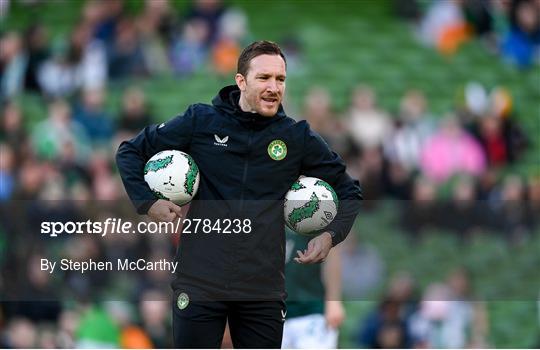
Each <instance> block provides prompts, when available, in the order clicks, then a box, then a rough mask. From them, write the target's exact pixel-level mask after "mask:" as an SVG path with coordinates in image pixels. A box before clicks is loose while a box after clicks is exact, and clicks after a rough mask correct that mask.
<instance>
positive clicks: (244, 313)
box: [116, 41, 361, 348]
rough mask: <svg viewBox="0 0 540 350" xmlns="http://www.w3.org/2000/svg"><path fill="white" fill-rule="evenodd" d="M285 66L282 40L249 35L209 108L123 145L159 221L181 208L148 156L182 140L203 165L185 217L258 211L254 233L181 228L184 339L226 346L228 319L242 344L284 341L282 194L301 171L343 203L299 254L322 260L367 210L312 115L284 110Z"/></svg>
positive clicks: (136, 194)
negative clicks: (159, 187)
mask: <svg viewBox="0 0 540 350" xmlns="http://www.w3.org/2000/svg"><path fill="white" fill-rule="evenodd" d="M285 66H286V63H285V57H284V56H283V54H282V53H281V50H280V49H279V47H278V46H277V45H275V44H274V43H271V42H267V41H262V42H255V43H253V44H251V45H250V46H248V47H247V48H246V49H244V51H243V52H242V54H241V56H240V58H239V60H238V73H237V74H236V77H235V79H236V83H237V85H234V86H228V87H225V88H223V89H222V90H221V91H220V92H219V94H218V95H217V96H216V97H215V98H214V100H213V101H212V106H209V105H205V104H195V105H191V106H190V107H189V108H188V109H187V110H186V112H185V113H184V114H183V115H180V116H178V117H176V118H174V119H172V120H170V121H168V122H166V123H163V124H161V125H153V126H149V127H147V128H145V129H144V130H143V131H142V132H141V133H140V134H139V135H138V136H136V137H135V138H134V139H132V140H130V141H127V142H124V143H122V144H121V145H120V148H119V150H118V154H117V157H116V159H117V164H118V168H119V170H120V174H121V176H122V180H123V182H124V186H125V188H126V191H127V193H128V194H129V196H130V198H131V200H132V201H133V203H134V204H135V206H136V207H137V211H138V212H139V213H140V214H148V215H149V216H150V217H152V218H153V219H155V220H161V221H172V220H175V219H176V218H177V217H178V216H179V215H180V210H179V207H178V206H176V205H175V204H173V203H171V202H168V201H165V200H157V199H155V197H154V195H153V194H152V192H151V190H150V188H149V187H148V185H147V184H146V183H145V181H144V178H143V168H144V165H145V163H146V161H147V160H148V159H149V158H150V157H152V156H153V155H154V154H156V153H157V152H159V151H162V150H168V149H177V150H181V151H183V152H186V153H188V154H190V155H191V157H192V158H193V159H194V160H195V162H196V163H197V165H198V167H199V170H200V185H199V190H198V193H197V195H196V196H195V198H194V200H193V202H192V204H191V207H190V211H189V214H188V218H189V219H195V218H207V219H211V220H212V224H214V223H215V222H216V221H219V220H223V219H236V218H238V219H241V221H240V222H242V223H246V221H244V220H245V219H249V220H250V226H251V229H250V230H248V231H250V232H249V233H245V232H243V233H237V234H234V233H219V232H210V233H204V232H202V229H201V227H199V230H198V231H197V232H193V230H191V233H186V232H184V233H183V234H182V237H181V241H180V246H179V249H178V252H177V255H176V259H177V261H178V262H179V268H178V271H177V275H176V279H175V280H174V282H173V284H172V286H173V289H174V292H175V301H174V313H173V316H174V319H173V320H174V338H175V345H176V346H177V347H191V348H194V347H205V348H215V347H219V346H220V344H221V339H222V336H223V330H224V327H225V323H226V320H227V319H228V320H229V326H230V331H231V337H232V340H233V344H234V346H235V347H258V348H274V347H276V348H277V347H280V345H281V336H282V330H283V321H284V318H285V314H286V310H285V306H284V305H285V304H284V300H285V297H286V294H285V284H284V260H285V259H284V256H285V247H284V245H285V239H284V218H283V199H284V197H285V194H286V193H287V191H288V190H289V188H290V186H291V185H292V183H293V182H295V181H296V180H297V179H298V177H299V176H300V175H305V176H313V177H317V178H321V179H323V180H325V181H327V182H328V183H329V184H330V185H332V186H333V188H334V189H335V191H336V192H337V194H338V197H339V200H340V207H339V211H338V215H337V216H336V218H335V220H334V221H333V222H332V223H331V224H330V225H329V226H328V227H327V232H324V233H322V234H320V235H318V236H317V237H315V238H313V239H312V240H311V241H310V243H309V244H308V247H307V249H306V250H305V251H303V252H298V256H297V258H296V260H297V262H299V263H317V262H321V261H322V260H324V258H325V257H326V255H327V254H328V251H329V250H330V249H331V247H332V246H334V245H336V244H338V243H339V242H341V241H342V240H343V239H344V238H345V237H346V235H347V233H348V232H349V230H350V229H351V226H352V224H353V221H354V218H355V216H356V214H357V212H358V210H359V200H360V199H361V195H360V188H359V185H358V183H357V182H356V181H353V180H352V179H351V178H350V177H349V176H348V175H347V174H346V173H345V165H344V163H343V161H342V160H341V159H340V158H339V156H337V155H336V154H335V153H333V152H332V151H331V150H330V149H329V148H328V146H327V144H326V143H325V142H324V141H323V140H322V139H321V137H320V136H318V135H317V134H315V133H314V132H312V131H311V130H310V129H309V125H308V124H307V123H306V122H304V121H302V122H298V123H297V122H295V121H294V120H293V119H291V118H289V117H287V116H286V115H285V112H284V111H283V108H282V106H281V100H282V97H283V94H284V91H285V75H286V69H285ZM237 222H238V221H237ZM221 223H223V221H222V222H221ZM201 226H202V225H201ZM221 226H222V227H223V225H221ZM192 229H193V226H192Z"/></svg>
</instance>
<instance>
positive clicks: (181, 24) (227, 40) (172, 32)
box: [0, 0, 248, 100]
mask: <svg viewBox="0 0 540 350" xmlns="http://www.w3.org/2000/svg"><path fill="white" fill-rule="evenodd" d="M3 3H4V4H7V5H4V6H5V7H6V9H4V10H3V13H5V16H7V15H8V14H9V4H10V2H9V1H7V2H3ZM21 3H22V2H21ZM25 3H26V6H28V7H30V6H40V5H42V3H41V2H40V1H30V2H25ZM25 3H22V4H25ZM140 4H144V8H143V9H141V11H139V12H138V13H137V14H132V13H130V12H129V11H127V10H126V9H125V7H126V3H125V2H124V1H123V0H110V1H102V0H92V1H86V2H85V3H84V6H83V7H82V11H81V14H80V18H79V19H78V21H77V22H76V24H75V27H74V28H73V29H72V31H71V32H70V33H69V36H68V37H67V38H62V37H56V38H54V40H53V39H52V38H51V33H50V29H49V28H47V27H46V26H45V25H43V24H40V23H39V21H36V22H35V24H33V25H31V26H30V27H28V28H26V29H25V30H24V31H21V32H18V31H8V32H5V33H2V35H1V37H0V47H1V50H0V52H1V54H0V72H1V75H0V98H2V99H4V100H5V99H8V98H11V97H14V96H17V95H18V94H20V93H21V92H23V91H34V92H38V93H40V94H42V95H43V96H44V97H45V98H48V99H54V98H66V97H72V96H74V95H75V94H76V93H78V92H79V91H87V90H92V91H95V90H103V89H104V88H105V87H106V85H107V82H108V81H109V80H110V81H114V80H118V79H122V78H126V77H150V76H153V75H159V74H175V75H177V76H182V75H188V74H192V73H194V72H196V71H198V70H201V69H206V68H209V69H211V70H213V71H214V72H216V73H217V74H220V75H225V74H229V73H231V72H232V71H233V70H234V69H236V59H237V57H238V55H239V54H240V50H241V48H242V47H243V46H244V44H246V40H248V39H247V36H248V32H247V18H246V16H245V14H244V13H243V12H242V11H241V10H239V9H235V8H229V7H227V6H225V4H224V3H223V2H222V1H221V0H198V1H194V2H193V4H192V5H191V6H190V7H189V8H187V9H186V10H185V13H182V15H180V14H178V13H177V11H176V9H174V8H173V6H172V4H171V3H170V2H169V1H168V0H152V1H150V0H146V1H144V2H140ZM20 6H24V5H20Z"/></svg>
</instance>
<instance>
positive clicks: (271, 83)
mask: <svg viewBox="0 0 540 350" xmlns="http://www.w3.org/2000/svg"><path fill="white" fill-rule="evenodd" d="M266 90H267V91H271V92H277V91H278V85H277V81H276V79H268V84H267V85H266Z"/></svg>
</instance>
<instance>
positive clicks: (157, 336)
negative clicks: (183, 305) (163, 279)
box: [139, 289, 172, 349]
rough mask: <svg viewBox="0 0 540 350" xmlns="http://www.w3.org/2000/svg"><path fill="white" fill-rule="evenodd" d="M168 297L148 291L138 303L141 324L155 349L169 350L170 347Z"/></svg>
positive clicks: (158, 292)
mask: <svg viewBox="0 0 540 350" xmlns="http://www.w3.org/2000/svg"><path fill="white" fill-rule="evenodd" d="M167 300H168V296H167V295H164V294H163V292H162V291H160V290H155V289H149V290H147V291H145V292H144V293H143V295H142V297H141V301H140V302H139V314H140V315H141V318H142V319H141V323H142V324H143V326H144V329H145V330H146V331H147V332H148V335H149V336H150V339H151V340H152V343H153V344H154V346H155V347H156V348H161V349H164V348H170V347H171V346H172V341H171V340H172V327H171V323H170V322H168V316H169V303H168V301H167Z"/></svg>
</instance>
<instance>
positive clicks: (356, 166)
mask: <svg viewBox="0 0 540 350" xmlns="http://www.w3.org/2000/svg"><path fill="white" fill-rule="evenodd" d="M304 117H305V118H306V119H307V120H308V121H309V122H310V125H311V126H312V127H313V128H314V129H315V130H316V131H317V132H319V133H320V134H321V135H322V136H323V137H324V138H325V139H326V140H327V142H328V143H329V144H330V145H331V146H332V147H333V148H334V149H335V150H336V151H337V152H338V153H339V154H340V155H342V157H343V158H344V159H345V161H346V163H347V164H348V169H349V171H350V172H351V173H352V174H353V175H354V176H355V177H357V178H358V179H359V180H360V183H361V184H362V187H363V191H364V200H365V204H364V208H365V210H370V209H375V208H377V206H378V204H379V203H380V200H381V199H385V198H392V199H396V200H400V206H401V208H402V213H401V216H402V220H401V224H402V226H403V228H405V229H406V230H407V231H408V232H410V233H411V236H412V237H415V238H416V237H418V236H420V235H421V234H422V233H423V232H425V231H426V230H429V229H434V228H435V229H444V230H446V231H450V232H455V234H457V235H459V236H460V238H463V239H465V240H466V239H468V238H469V237H470V236H472V235H474V234H476V233H482V232H490V233H492V232H493V233H495V232H498V233H499V234H501V235H502V236H504V237H505V238H507V239H508V240H509V241H512V242H514V241H520V240H522V239H524V238H526V237H527V235H529V234H530V233H531V232H532V231H534V228H535V227H538V225H539V224H540V222H539V221H538V218H539V217H540V178H538V174H532V175H531V176H529V177H528V178H525V177H522V176H519V175H516V174H513V173H511V172H509V171H507V170H508V169H511V167H512V164H515V162H516V161H517V160H518V159H519V157H520V155H521V154H522V153H523V151H525V150H526V149H527V147H529V143H530V142H529V140H528V137H527V135H526V133H525V132H524V130H523V129H522V127H521V126H520V125H519V123H518V122H517V120H516V116H515V115H514V113H513V112H512V98H511V95H510V93H509V91H507V90H505V89H504V88H502V87H494V88H493V89H492V90H491V92H489V93H488V91H487V90H486V88H485V87H483V86H482V85H481V84H479V83H476V82H471V83H469V84H467V85H466V87H465V89H464V92H463V100H462V102H461V103H457V105H456V108H455V110H454V111H452V112H449V113H447V114H446V115H443V116H439V117H436V116H434V115H433V113H431V112H430V109H429V103H428V101H427V98H426V97H425V95H424V94H423V93H422V92H421V91H418V90H410V91H407V92H406V93H405V95H404V96H403V98H402V99H401V103H400V108H399V112H398V115H395V116H392V115H391V114H390V113H388V112H387V111H384V110H383V109H382V108H380V107H379V106H378V105H377V99H376V94H375V92H374V91H373V90H372V89H370V88H369V87H368V86H358V87H357V88H355V89H354V91H353V92H352V96H351V104H350V107H349V108H348V110H346V111H345V112H343V115H342V117H341V118H337V117H336V113H335V112H334V111H333V110H332V102H331V99H330V95H329V94H328V92H327V91H325V90H324V89H323V88H321V87H315V88H313V89H312V90H311V91H310V92H308V95H307V96H306V100H305V110H304ZM457 218H459V219H457Z"/></svg>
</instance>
